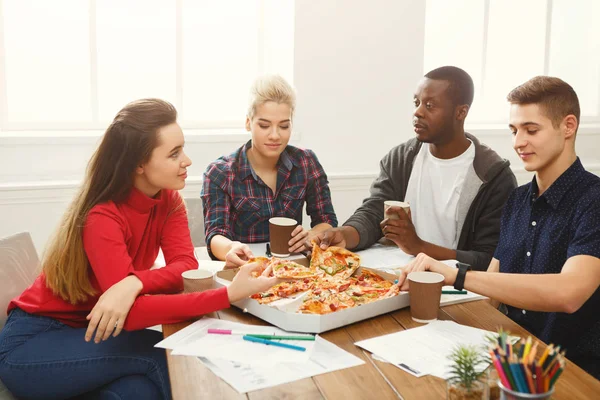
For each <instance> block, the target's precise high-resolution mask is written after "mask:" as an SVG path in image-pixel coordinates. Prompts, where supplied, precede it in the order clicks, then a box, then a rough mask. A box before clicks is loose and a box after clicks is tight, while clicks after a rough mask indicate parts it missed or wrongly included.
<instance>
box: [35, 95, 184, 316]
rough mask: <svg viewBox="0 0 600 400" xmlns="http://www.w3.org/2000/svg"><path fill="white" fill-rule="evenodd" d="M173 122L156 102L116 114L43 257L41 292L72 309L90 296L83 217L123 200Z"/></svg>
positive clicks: (171, 113) (172, 113) (168, 109)
mask: <svg viewBox="0 0 600 400" xmlns="http://www.w3.org/2000/svg"><path fill="white" fill-rule="evenodd" d="M176 121H177V111H176V110H175V107H173V106H172V105H171V104H170V103H168V102H166V101H163V100H159V99H142V100H137V101H134V102H131V103H129V104H127V105H126V106H125V107H124V108H123V109H122V110H121V111H119V113H118V114H117V116H116V117H115V119H114V120H113V122H112V123H111V124H110V126H109V127H108V129H107V130H106V132H105V134H104V137H103V138H102V142H101V143H100V146H99V147H98V149H97V150H96V152H95V153H94V155H93V156H92V158H91V159H90V161H89V164H88V167H87V171H86V176H85V179H84V181H83V184H82V186H81V188H80V190H79V193H78V194H77V195H76V197H75V199H74V200H73V202H72V203H71V204H70V205H69V208H68V209H67V211H66V212H65V214H64V216H63V218H62V221H61V223H60V225H59V227H58V229H57V231H56V233H55V234H54V236H53V237H52V238H51V239H50V241H49V245H48V248H47V249H46V251H45V254H44V258H43V261H42V269H43V273H44V275H45V277H46V286H47V287H48V288H50V289H52V292H53V293H54V294H55V295H57V296H59V297H60V298H62V299H63V300H65V301H68V302H69V303H71V304H77V303H81V302H84V301H86V300H88V299H89V298H90V297H92V296H94V295H95V294H96V290H95V289H94V287H93V286H92V283H91V282H90V277H89V274H90V263H89V261H88V258H87V255H86V253H85V250H84V248H83V227H84V225H85V222H86V219H87V216H88V213H89V212H90V210H91V209H92V208H93V207H94V206H95V205H96V204H100V203H104V202H108V201H110V200H112V201H114V202H121V201H123V200H125V199H126V198H127V196H128V194H129V193H130V191H131V189H132V187H133V175H134V172H135V169H136V167H137V166H138V165H139V164H141V163H145V162H147V161H148V160H149V159H150V156H151V154H152V150H153V149H154V148H155V147H156V146H157V143H158V138H157V131H158V130H159V129H160V128H162V127H164V126H167V125H169V124H172V123H174V122H176ZM104 267H106V268H109V267H110V266H104Z"/></svg>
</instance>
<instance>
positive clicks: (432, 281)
mask: <svg viewBox="0 0 600 400" xmlns="http://www.w3.org/2000/svg"><path fill="white" fill-rule="evenodd" d="M408 281H409V284H408V290H409V294H410V315H411V317H412V319H413V320H414V321H416V322H420V323H424V324H425V323H428V322H431V321H435V320H436V319H437V314H438V309H439V308H440V299H441V298H442V286H443V285H444V276H443V275H442V274H438V273H436V272H427V271H418V272H411V273H410V274H408Z"/></svg>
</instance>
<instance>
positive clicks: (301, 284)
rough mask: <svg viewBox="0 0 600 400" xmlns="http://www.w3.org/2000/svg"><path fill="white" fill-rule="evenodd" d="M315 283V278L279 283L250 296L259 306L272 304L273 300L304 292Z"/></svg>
mask: <svg viewBox="0 0 600 400" xmlns="http://www.w3.org/2000/svg"><path fill="white" fill-rule="evenodd" d="M316 283H317V278H305V279H302V280H300V279H298V280H293V281H287V282H281V283H279V284H277V285H275V286H273V287H272V288H270V289H269V290H267V291H264V292H261V293H256V294H253V295H252V296H250V298H252V299H255V300H256V301H258V302H259V303H260V304H268V303H272V302H274V301H275V300H280V299H285V298H288V297H292V296H293V295H295V294H298V293H302V292H306V291H307V290H310V289H312V288H313V287H314V286H315V285H316Z"/></svg>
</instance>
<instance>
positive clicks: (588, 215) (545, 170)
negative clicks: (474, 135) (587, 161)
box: [403, 76, 600, 379]
mask: <svg viewBox="0 0 600 400" xmlns="http://www.w3.org/2000/svg"><path fill="white" fill-rule="evenodd" d="M508 101H509V102H510V103H511V111H510V125H509V126H510V130H511V131H512V134H513V147H514V149H515V151H516V152H517V154H518V155H519V157H520V158H521V160H522V161H523V164H524V166H525V169H526V170H527V171H532V172H535V177H534V178H533V180H532V181H531V182H530V183H528V184H526V185H523V186H520V187H519V188H517V189H515V190H514V192H513V193H512V195H511V196H510V198H509V199H508V201H507V203H506V206H505V208H504V211H503V215H502V219H501V225H500V240H499V242H498V247H497V248H496V252H495V253H494V258H493V259H492V261H491V263H490V266H489V269H488V272H478V271H468V267H467V266H466V265H460V264H459V266H458V268H451V267H448V266H446V265H445V264H442V263H440V262H438V261H435V260H434V259H432V258H430V257H428V256H426V255H424V254H419V256H418V257H417V258H416V259H415V260H414V262H412V263H411V264H410V265H409V266H408V267H407V268H406V269H405V271H404V273H405V274H408V273H409V272H411V271H416V270H430V271H435V272H439V273H441V274H443V275H444V277H445V284H447V285H454V286H455V287H457V288H460V289H462V288H463V286H464V288H466V289H468V290H470V291H473V292H476V293H480V294H483V295H485V296H488V297H490V298H492V299H495V300H497V301H499V302H501V303H504V304H506V306H507V307H508V316H509V317H510V318H511V319H513V320H514V321H515V322H517V323H519V324H520V325H522V326H523V327H524V328H526V329H527V330H529V331H530V332H531V333H533V334H534V335H536V336H537V337H539V338H540V339H542V340H543V341H545V342H547V343H554V344H555V345H561V347H562V348H566V349H567V350H568V352H567V355H568V357H569V359H571V360H572V361H573V362H575V363H576V364H578V365H579V366H580V367H582V368H583V369H585V370H587V371H588V372H589V373H590V374H592V375H593V376H595V377H596V378H599V379H600V312H599V311H598V310H600V289H599V287H600V178H599V177H598V176H596V175H594V174H592V173H590V172H587V171H586V170H585V169H584V168H583V166H582V165H581V162H580V160H579V158H578V157H577V155H576V154H575V137H576V133H577V128H578V126H579V115H580V109H579V100H578V98H577V94H576V93H575V91H574V90H573V88H572V87H571V86H569V85H568V84H567V83H565V82H563V81H562V80H560V79H558V78H551V77H545V76H538V77H535V78H533V79H531V80H529V81H528V82H525V83H524V84H522V85H521V86H518V87H517V88H515V89H514V90H512V91H511V92H510V93H509V95H508ZM467 271H468V272H467ZM405 276H406V275H403V277H405ZM404 282H405V283H404V285H403V286H405V287H407V286H408V280H405V281H404Z"/></svg>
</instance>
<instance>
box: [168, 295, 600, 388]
mask: <svg viewBox="0 0 600 400" xmlns="http://www.w3.org/2000/svg"><path fill="white" fill-rule="evenodd" d="M211 316H212V317H214V318H221V319H226V320H230V321H236V322H243V323H246V324H253V325H267V323H266V322H264V321H262V320H260V319H258V318H256V317H254V316H252V315H249V314H244V313H242V312H241V311H240V310H238V309H237V308H232V309H227V310H222V311H219V312H218V313H213V314H212V315H211ZM438 318H439V319H444V320H454V321H456V322H458V323H460V324H464V325H469V326H472V327H475V328H481V329H487V330H490V331H495V330H497V329H498V328H499V327H502V328H504V329H505V330H508V331H510V332H511V333H513V334H515V335H519V336H525V337H526V336H527V335H529V333H528V332H527V331H526V330H525V329H523V328H522V327H521V326H519V325H517V324H516V323H514V322H513V321H512V320H511V319H509V318H508V317H506V316H505V315H503V314H502V313H500V312H499V311H497V310H496V309H495V308H493V307H492V306H491V305H490V304H489V303H488V302H487V301H486V300H480V301H474V302H470V303H463V304H456V305H452V306H446V307H444V308H442V309H440V311H439V314H438ZM190 323H191V321H190V322H181V323H179V324H172V325H164V326H163V332H164V336H165V337H167V336H169V335H171V334H173V333H175V332H177V331H178V330H180V329H183V328H185V327H186V326H188V325H189V324H190ZM417 326H421V324H419V323H416V322H414V321H413V320H412V319H411V318H410V310H409V309H408V308H405V309H402V310H398V311H395V312H392V313H389V314H385V315H382V316H379V317H375V318H371V319H368V320H365V321H361V322H357V323H355V324H352V325H348V326H345V327H342V328H338V329H335V330H332V331H329V332H325V333H323V334H322V335H321V336H322V337H323V338H324V339H326V340H328V341H330V342H332V343H335V344H336V345H337V346H339V347H341V348H342V349H344V350H346V351H348V352H350V353H352V354H354V355H355V356H357V357H360V358H361V359H363V360H364V361H365V362H366V364H363V365H360V366H358V367H353V368H347V369H343V370H340V371H335V372H330V373H327V374H323V375H317V376H314V377H312V378H307V379H302V380H299V381H295V382H291V383H287V384H283V385H279V386H276V387H272V388H267V389H262V390H258V391H255V392H249V393H247V394H239V393H238V392H237V391H235V390H234V389H232V388H231V386H229V385H228V384H227V383H225V382H224V381H223V380H221V379H220V378H218V377H217V376H215V375H214V374H213V373H212V372H211V371H210V370H209V369H208V368H206V367H205V366H204V365H202V363H201V362H200V361H199V360H198V359H197V358H195V357H187V356H171V355H170V350H167V360H168V363H169V375H170V378H171V388H172V392H173V399H174V400H182V399H199V398H203V399H204V398H205V399H344V400H350V399H377V400H382V399H398V398H404V399H445V398H446V383H445V381H443V380H442V379H439V378H435V377H432V376H424V377H422V378H415V377H413V376H412V375H410V374H408V373H406V372H404V371H402V370H400V369H399V368H397V367H395V366H393V365H391V364H388V363H384V362H380V361H376V360H374V359H373V358H372V356H371V353H369V352H368V351H364V350H362V349H360V348H359V347H357V346H355V345H354V342H357V341H359V340H364V339H369V338H372V337H375V336H380V335H385V334H388V333H393V332H397V331H401V330H403V329H411V328H415V327H417ZM540 344H541V343H540ZM544 348H545V345H544V346H542V348H540V349H538V354H541V352H542V351H543V350H544ZM597 396H600V381H598V380H596V379H594V378H593V377H592V376H590V375H589V374H587V373H586V372H585V371H583V370H582V369H581V368H579V367H578V366H576V365H575V364H573V363H572V362H570V361H569V362H568V365H567V368H566V370H565V371H564V373H563V374H562V376H561V378H560V379H559V380H558V383H557V385H556V392H555V395H554V397H553V398H554V399H593V398H598V397H597Z"/></svg>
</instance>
